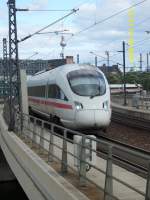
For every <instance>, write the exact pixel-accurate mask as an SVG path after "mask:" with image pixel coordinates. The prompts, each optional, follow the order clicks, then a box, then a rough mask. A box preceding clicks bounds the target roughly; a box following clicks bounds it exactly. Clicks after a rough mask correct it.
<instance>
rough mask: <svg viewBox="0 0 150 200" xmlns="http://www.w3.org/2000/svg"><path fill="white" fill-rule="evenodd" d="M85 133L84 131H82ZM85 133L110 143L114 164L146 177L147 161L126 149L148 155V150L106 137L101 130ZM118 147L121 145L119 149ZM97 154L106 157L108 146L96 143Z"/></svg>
mask: <svg viewBox="0 0 150 200" xmlns="http://www.w3.org/2000/svg"><path fill="white" fill-rule="evenodd" d="M84 133H85V131H84ZM86 134H90V135H96V137H97V138H98V139H99V140H101V141H104V142H107V143H109V144H111V145H112V146H113V147H114V148H113V161H114V163H115V164H117V165H119V166H120V167H123V168H125V169H127V170H129V171H131V172H133V173H136V174H138V175H139V176H141V177H146V176H147V172H148V162H147V160H145V159H142V158H137V157H136V156H135V155H134V154H129V153H127V152H126V149H128V150H131V151H134V152H138V153H141V154H145V155H147V156H149V155H150V151H146V150H144V149H141V148H138V147H135V146H132V145H129V144H127V143H123V142H120V141H118V140H115V139H111V138H108V137H107V136H106V135H104V133H103V132H102V131H98V130H94V131H90V132H88V131H86ZM119 147H123V148H122V149H124V150H121V149H120V148H119ZM97 150H98V155H99V156H100V157H102V158H104V159H106V158H107V155H108V154H107V152H108V146H106V145H103V144H98V145H97Z"/></svg>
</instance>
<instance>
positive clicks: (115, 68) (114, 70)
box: [98, 64, 122, 75]
mask: <svg viewBox="0 0 150 200" xmlns="http://www.w3.org/2000/svg"><path fill="white" fill-rule="evenodd" d="M98 68H99V69H100V70H101V71H102V72H103V73H104V74H106V75H107V74H122V72H121V70H120V69H119V67H118V65H112V66H109V67H108V66H106V65H105V64H104V65H103V66H99V67H98Z"/></svg>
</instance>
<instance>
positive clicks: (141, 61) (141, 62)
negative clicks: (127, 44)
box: [139, 53, 143, 72]
mask: <svg viewBox="0 0 150 200" xmlns="http://www.w3.org/2000/svg"><path fill="white" fill-rule="evenodd" d="M139 62H140V71H141V72H142V68H143V66H142V64H143V59H142V54H141V53H140V61H139Z"/></svg>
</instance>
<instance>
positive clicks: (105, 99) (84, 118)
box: [27, 64, 111, 129]
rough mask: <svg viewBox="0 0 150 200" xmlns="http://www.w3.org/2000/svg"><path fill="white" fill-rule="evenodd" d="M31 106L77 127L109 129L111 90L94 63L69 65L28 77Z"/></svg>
mask: <svg viewBox="0 0 150 200" xmlns="http://www.w3.org/2000/svg"><path fill="white" fill-rule="evenodd" d="M27 85H28V99H29V107H30V109H32V110H34V111H36V112H39V113H42V114H45V115H47V116H49V117H51V118H55V117H56V118H57V119H59V120H60V121H61V123H62V124H63V125H64V126H66V127H68V128H73V129H87V128H106V127H107V126H108V125H109V123H110V120H111V107H110V89H109V85H108V83H107V80H106V78H105V76H104V74H103V73H102V72H101V71H100V70H99V69H98V68H95V67H93V66H89V65H77V64H69V65H63V66H60V67H57V68H55V69H52V70H49V71H46V72H43V73H38V74H35V75H34V76H31V77H29V79H28V83H27Z"/></svg>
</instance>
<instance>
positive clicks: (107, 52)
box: [105, 51, 109, 67]
mask: <svg viewBox="0 0 150 200" xmlns="http://www.w3.org/2000/svg"><path fill="white" fill-rule="evenodd" d="M105 54H106V56H107V67H109V51H105Z"/></svg>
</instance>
